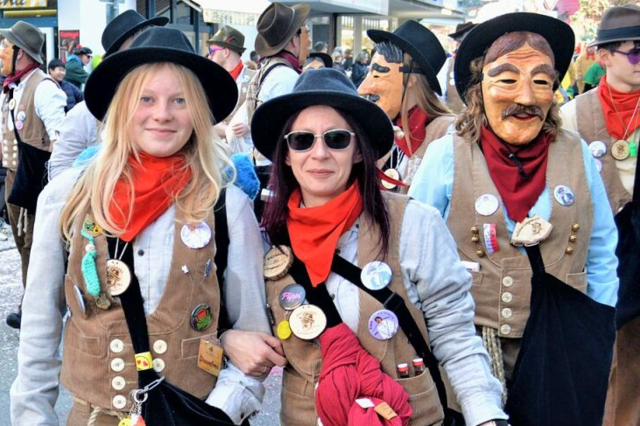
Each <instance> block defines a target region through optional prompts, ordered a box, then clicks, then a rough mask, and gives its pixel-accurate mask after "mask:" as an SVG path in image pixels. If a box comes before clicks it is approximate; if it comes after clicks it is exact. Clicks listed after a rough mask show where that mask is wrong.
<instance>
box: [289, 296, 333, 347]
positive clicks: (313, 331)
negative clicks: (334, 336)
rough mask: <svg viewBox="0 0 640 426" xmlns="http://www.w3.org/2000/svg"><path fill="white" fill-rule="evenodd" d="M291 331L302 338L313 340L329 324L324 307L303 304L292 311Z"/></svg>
mask: <svg viewBox="0 0 640 426" xmlns="http://www.w3.org/2000/svg"><path fill="white" fill-rule="evenodd" d="M289 326H290V327H291V332H292V333H293V334H294V335H295V336H296V337H298V338H299V339H302V340H313V339H315V338H316V337H318V336H319V335H320V334H322V332H323V331H324V329H325V328H326V326H327V317H326V315H325V314H324V312H322V309H320V308H319V307H317V306H315V305H302V306H299V307H297V308H296V309H295V310H294V311H293V312H291V317H289Z"/></svg>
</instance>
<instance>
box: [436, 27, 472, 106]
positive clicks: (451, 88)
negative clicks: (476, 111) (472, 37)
mask: <svg viewBox="0 0 640 426" xmlns="http://www.w3.org/2000/svg"><path fill="white" fill-rule="evenodd" d="M475 26H476V24H474V23H473V22H465V23H462V24H458V25H456V30H455V32H453V33H451V34H449V37H451V38H452V39H453V40H454V41H455V43H456V47H455V49H454V51H453V53H452V55H451V56H450V57H448V58H447V62H446V63H445V64H444V66H443V67H442V70H441V71H440V74H438V80H439V81H440V87H442V88H443V89H442V90H443V93H442V99H443V100H444V104H445V105H446V106H447V108H449V109H450V110H451V111H452V112H453V113H454V114H460V112H461V111H462V109H463V108H464V103H463V102H462V99H460V95H459V94H458V91H457V90H456V82H455V77H454V74H453V68H454V64H455V61H456V52H457V51H458V47H459V46H460V43H462V40H463V39H464V38H465V37H466V35H467V34H469V31H471V30H472V29H473V27H475Z"/></svg>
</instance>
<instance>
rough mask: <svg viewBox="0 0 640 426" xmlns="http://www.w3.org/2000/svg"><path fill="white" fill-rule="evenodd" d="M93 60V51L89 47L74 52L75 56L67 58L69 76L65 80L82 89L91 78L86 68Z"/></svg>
mask: <svg viewBox="0 0 640 426" xmlns="http://www.w3.org/2000/svg"><path fill="white" fill-rule="evenodd" d="M91 59H93V51H92V50H91V49H89V48H88V47H81V48H80V49H76V50H74V51H73V55H71V56H69V57H68V58H67V66H66V70H67V75H66V76H65V78H64V79H65V80H66V81H68V82H69V83H71V84H73V85H74V86H76V87H77V88H78V89H80V88H81V87H82V85H83V84H84V83H85V82H86V81H87V78H88V77H89V73H88V72H86V71H85V69H84V66H85V65H87V64H88V63H89V62H91Z"/></svg>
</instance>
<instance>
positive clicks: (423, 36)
mask: <svg viewBox="0 0 640 426" xmlns="http://www.w3.org/2000/svg"><path fill="white" fill-rule="evenodd" d="M367 35H368V36H369V38H370V39H371V40H373V42H374V43H382V42H383V41H388V42H390V43H392V44H394V45H395V46H397V47H399V48H400V49H401V50H402V51H403V52H404V53H408V54H409V55H410V56H411V57H412V58H413V60H414V61H415V62H416V63H417V64H418V65H419V66H420V68H421V69H422V71H423V72H424V76H425V77H426V78H427V81H428V82H429V86H430V87H431V89H432V90H433V91H434V92H436V93H437V94H439V95H441V94H442V89H440V83H439V82H438V73H439V72H440V69H441V68H442V66H443V65H444V63H445V61H446V60H447V54H446V53H445V51H444V49H443V48H442V45H441V44H440V41H439V40H438V37H436V35H435V34H434V33H432V32H431V31H429V29H428V28H427V27H425V26H424V25H421V24H419V23H417V22H416V21H407V22H405V23H404V24H402V25H400V26H399V27H398V29H396V30H395V31H394V32H392V33H391V32H389V31H382V30H367Z"/></svg>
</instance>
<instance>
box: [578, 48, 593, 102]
mask: <svg viewBox="0 0 640 426" xmlns="http://www.w3.org/2000/svg"><path fill="white" fill-rule="evenodd" d="M595 62H596V48H595V47H587V48H586V49H585V50H584V52H583V53H582V54H581V55H580V56H578V59H576V62H575V64H576V84H577V85H578V93H576V95H579V94H582V93H584V92H585V90H584V76H585V74H586V73H587V70H588V69H589V68H590V67H591V65H593V64H594V63H595Z"/></svg>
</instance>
